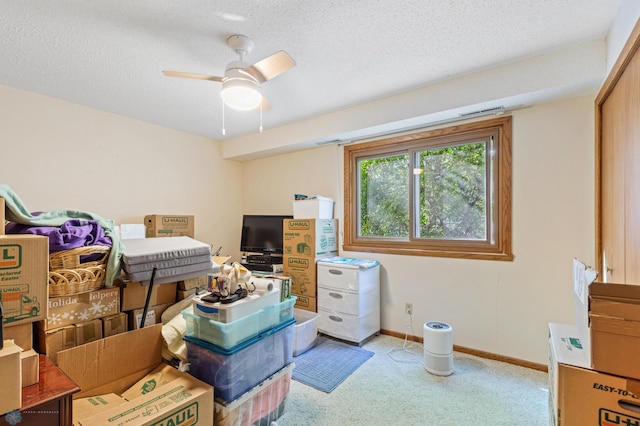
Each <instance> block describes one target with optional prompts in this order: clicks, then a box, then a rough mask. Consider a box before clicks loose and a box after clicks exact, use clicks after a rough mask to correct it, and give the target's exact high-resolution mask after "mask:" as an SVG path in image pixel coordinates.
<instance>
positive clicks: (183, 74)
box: [162, 71, 223, 81]
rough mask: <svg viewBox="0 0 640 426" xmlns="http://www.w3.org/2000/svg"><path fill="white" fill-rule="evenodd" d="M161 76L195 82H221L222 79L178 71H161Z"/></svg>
mask: <svg viewBox="0 0 640 426" xmlns="http://www.w3.org/2000/svg"><path fill="white" fill-rule="evenodd" d="M162 74H164V75H166V76H167V77H181V78H193V79H196V80H209V81H222V80H223V77H216V76H214V75H206V74H193V73H189V72H179V71H162Z"/></svg>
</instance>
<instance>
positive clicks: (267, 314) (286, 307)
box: [182, 296, 296, 349]
mask: <svg viewBox="0 0 640 426" xmlns="http://www.w3.org/2000/svg"><path fill="white" fill-rule="evenodd" d="M295 303H296V297H295V296H292V297H291V298H290V299H287V300H285V301H283V302H280V303H278V304H276V305H271V306H266V307H264V308H262V309H260V310H257V311H256V312H254V313H252V314H249V315H246V316H244V317H242V318H240V319H237V320H235V321H231V322H219V321H214V320H212V319H209V318H205V317H203V316H200V315H194V314H192V313H190V312H189V310H187V309H185V310H184V311H182V316H183V318H184V320H185V323H186V325H187V333H186V335H187V336H191V337H195V338H196V339H200V340H204V341H205V342H209V343H213V344H214V345H217V346H220V347H221V348H224V349H231V348H233V347H234V346H236V345H239V344H240V343H242V342H244V341H246V340H249V339H251V338H252V337H255V336H257V335H259V334H260V333H262V332H263V331H266V330H268V329H270V328H273V327H277V326H278V325H280V324H284V323H285V322H287V321H290V320H291V319H293V313H294V311H293V305H294V304H295Z"/></svg>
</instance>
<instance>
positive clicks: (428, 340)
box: [424, 321, 453, 376]
mask: <svg viewBox="0 0 640 426" xmlns="http://www.w3.org/2000/svg"><path fill="white" fill-rule="evenodd" d="M424 368H425V370H427V371H428V372H429V373H431V374H435V375H437V376H448V375H450V374H451V373H453V329H452V328H451V326H450V325H449V324H445V323H443V322H438V321H430V322H426V323H424Z"/></svg>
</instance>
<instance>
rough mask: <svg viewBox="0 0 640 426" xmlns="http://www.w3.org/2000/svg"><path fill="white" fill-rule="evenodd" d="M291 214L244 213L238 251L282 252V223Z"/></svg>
mask: <svg viewBox="0 0 640 426" xmlns="http://www.w3.org/2000/svg"><path fill="white" fill-rule="evenodd" d="M285 219H293V216H278V215H244V216H243V217H242V237H241V239H240V251H244V252H249V253H263V254H282V224H283V221H284V220H285Z"/></svg>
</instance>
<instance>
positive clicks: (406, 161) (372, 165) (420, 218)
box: [344, 117, 513, 260]
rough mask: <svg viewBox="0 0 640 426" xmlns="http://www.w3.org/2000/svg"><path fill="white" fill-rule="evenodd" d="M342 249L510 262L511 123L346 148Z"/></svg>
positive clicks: (503, 120)
mask: <svg viewBox="0 0 640 426" xmlns="http://www.w3.org/2000/svg"><path fill="white" fill-rule="evenodd" d="M344 164H345V203H344V205H345V213H344V218H345V223H344V249H345V250H348V251H363V252H378V253H393V254H405V255H417V256H439V257H457V258H469V259H491V260H513V254H512V253H511V117H500V118H496V119H492V120H485V121H481V122H475V123H469V124H462V125H457V126H452V127H448V128H444V129H437V130H431V131H423V132H420V133H413V134H404V135H399V136H394V137H391V138H388V139H384V140H378V141H373V142H367V143H362V144H357V145H350V146H346V147H345V148H344Z"/></svg>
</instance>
